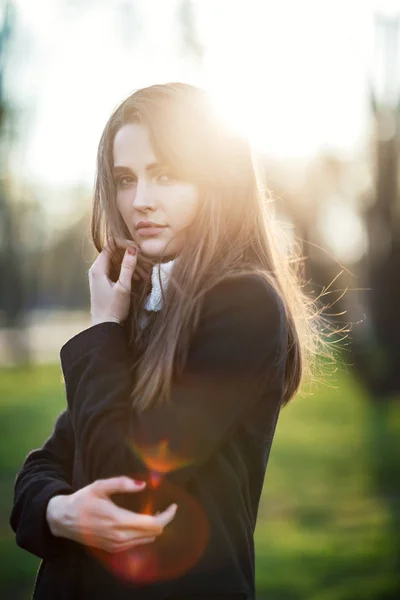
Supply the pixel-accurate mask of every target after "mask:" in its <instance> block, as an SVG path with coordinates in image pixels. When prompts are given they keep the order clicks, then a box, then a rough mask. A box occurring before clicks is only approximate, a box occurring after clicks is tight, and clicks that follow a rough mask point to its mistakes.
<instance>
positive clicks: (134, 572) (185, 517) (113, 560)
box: [91, 478, 209, 584]
mask: <svg viewBox="0 0 400 600" xmlns="http://www.w3.org/2000/svg"><path fill="white" fill-rule="evenodd" d="M150 481H151V478H149V480H148V486H149V482H150ZM140 496H142V497H143V499H141V500H142V506H143V508H141V509H140V511H139V512H141V513H146V514H155V513H156V512H157V511H161V510H165V508H167V507H168V506H169V505H170V504H172V503H173V502H175V503H176V504H177V505H178V510H177V512H176V515H175V517H174V519H173V520H172V521H171V523H169V524H168V525H166V527H165V528H164V531H163V533H162V534H161V535H160V536H159V537H158V538H156V540H155V541H154V542H150V543H149V544H144V545H140V546H136V547H135V546H133V547H132V548H131V549H129V550H126V551H124V552H119V553H116V554H110V553H108V552H104V551H103V550H98V549H96V548H91V551H92V553H93V555H94V556H95V557H96V558H97V559H98V560H99V561H100V562H101V563H102V564H103V565H104V566H105V567H106V568H107V569H108V570H110V571H111V572H112V573H113V575H114V576H116V577H118V578H119V579H121V580H124V581H125V582H131V583H135V584H148V583H156V582H159V581H165V580H167V579H176V578H177V577H179V576H181V575H182V574H184V573H185V572H187V571H188V570H189V569H191V568H192V567H193V566H194V565H195V564H196V562H197V561H198V560H199V559H200V558H201V556H202V555H203V553H204V549H205V547H206V545H207V542H208V539H209V524H208V520H207V517H206V515H205V513H204V511H203V509H202V507H201V506H200V504H199V503H198V502H197V500H195V498H193V496H191V495H190V494H189V493H188V492H187V491H185V490H184V489H182V488H181V487H180V486H178V485H175V484H173V483H171V482H170V481H168V480H167V479H166V478H163V479H162V481H160V480H158V479H157V485H156V487H155V488H152V489H147V490H146V491H144V492H140Z"/></svg>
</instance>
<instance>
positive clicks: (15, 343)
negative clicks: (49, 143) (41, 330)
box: [0, 2, 29, 363]
mask: <svg viewBox="0 0 400 600" xmlns="http://www.w3.org/2000/svg"><path fill="white" fill-rule="evenodd" d="M1 17H2V21H1V29H0V234H1V238H0V281H1V290H2V294H1V297H0V309H1V311H2V325H3V326H4V327H6V328H7V330H8V332H9V335H8V336H7V339H8V345H9V349H10V351H11V356H12V361H13V362H16V363H21V362H22V363H24V362H28V361H29V343H28V338H27V335H26V331H25V327H24V326H25V322H24V316H25V299H26V287H25V280H24V269H23V257H22V249H21V244H20V240H19V234H18V231H19V227H18V216H17V214H16V211H15V210H14V209H13V206H12V203H11V201H10V189H9V185H8V179H9V172H8V153H9V151H10V147H11V143H12V139H13V136H14V119H13V114H12V111H11V108H10V106H9V104H8V101H7V97H6V92H5V85H4V73H5V68H6V65H7V60H8V49H9V41H10V37H11V34H12V29H13V26H14V18H15V12H14V9H13V6H12V3H11V2H6V3H5V4H4V5H3V12H2V15H1Z"/></svg>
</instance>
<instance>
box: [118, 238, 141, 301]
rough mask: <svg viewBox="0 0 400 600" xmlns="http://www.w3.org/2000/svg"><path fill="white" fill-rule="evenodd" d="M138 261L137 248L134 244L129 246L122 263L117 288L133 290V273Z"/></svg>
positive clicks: (127, 290) (125, 290) (124, 290)
mask: <svg viewBox="0 0 400 600" xmlns="http://www.w3.org/2000/svg"><path fill="white" fill-rule="evenodd" d="M136 261H137V250H136V248H135V247H134V246H129V247H128V249H127V250H126V251H125V254H124V258H123V259H122V263H121V270H120V274H119V277H118V281H117V283H116V284H115V288H116V289H117V290H118V289H120V291H123V292H130V291H131V283H132V275H133V274H134V272H135V268H136Z"/></svg>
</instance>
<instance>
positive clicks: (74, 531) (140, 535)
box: [46, 476, 177, 553]
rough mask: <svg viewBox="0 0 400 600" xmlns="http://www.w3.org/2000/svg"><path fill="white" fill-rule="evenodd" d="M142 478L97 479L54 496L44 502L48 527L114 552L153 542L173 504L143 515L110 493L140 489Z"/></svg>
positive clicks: (171, 513)
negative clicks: (68, 493)
mask: <svg viewBox="0 0 400 600" xmlns="http://www.w3.org/2000/svg"><path fill="white" fill-rule="evenodd" d="M145 485H146V484H145V482H141V483H139V482H135V481H134V480H132V479H130V478H129V477H124V476H122V477H113V478H110V479H100V480H98V481H95V482H94V483H91V484H90V485H88V486H86V487H84V488H82V489H81V490H78V491H77V492H75V493H74V494H70V495H67V496H62V495H60V496H54V497H53V498H51V500H50V502H49V503H48V505H47V511H46V518H47V521H48V523H49V527H50V531H51V532H52V534H53V535H55V536H57V537H64V538H67V539H70V540H73V541H75V542H79V543H81V544H85V545H86V546H92V547H94V548H100V549H102V550H105V551H106V552H111V553H116V552H123V551H124V550H128V549H129V548H131V547H133V546H138V545H140V544H147V543H150V542H153V541H154V540H155V539H156V538H157V537H158V536H159V535H161V534H162V532H163V530H164V527H165V526H166V525H167V524H168V523H170V522H171V521H172V519H173V518H174V516H175V513H176V508H177V506H176V504H171V505H170V506H169V507H168V508H167V509H166V510H165V511H163V512H159V513H157V514H156V515H154V516H153V515H144V514H138V513H134V512H131V511H129V510H125V509H123V508H120V507H118V506H117V505H116V504H114V502H113V501H112V500H111V499H110V496H111V495H112V494H116V493H121V492H125V493H126V492H140V491H142V490H143V489H144V487H145Z"/></svg>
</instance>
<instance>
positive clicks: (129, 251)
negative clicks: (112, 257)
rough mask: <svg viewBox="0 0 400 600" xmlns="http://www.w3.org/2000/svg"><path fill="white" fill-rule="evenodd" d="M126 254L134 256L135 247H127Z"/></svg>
mask: <svg viewBox="0 0 400 600" xmlns="http://www.w3.org/2000/svg"><path fill="white" fill-rule="evenodd" d="M128 254H131V255H132V256H135V254H136V247H135V246H129V248H128Z"/></svg>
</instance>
